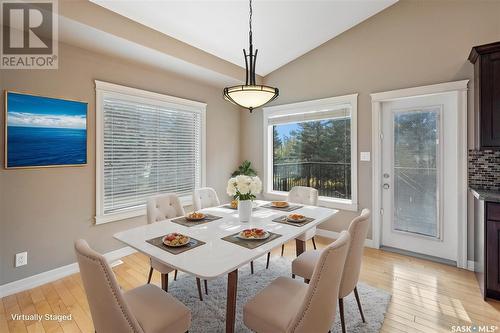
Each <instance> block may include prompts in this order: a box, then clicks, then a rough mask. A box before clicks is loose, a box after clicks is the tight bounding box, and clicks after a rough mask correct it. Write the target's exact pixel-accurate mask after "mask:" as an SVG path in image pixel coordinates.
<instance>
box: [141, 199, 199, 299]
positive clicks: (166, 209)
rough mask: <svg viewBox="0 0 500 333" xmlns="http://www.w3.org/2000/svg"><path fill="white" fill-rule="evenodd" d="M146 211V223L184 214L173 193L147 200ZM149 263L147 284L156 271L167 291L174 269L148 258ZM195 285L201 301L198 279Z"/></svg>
mask: <svg viewBox="0 0 500 333" xmlns="http://www.w3.org/2000/svg"><path fill="white" fill-rule="evenodd" d="M146 210H147V218H148V223H155V222H160V221H164V220H167V219H171V218H174V217H179V216H184V215H185V214H186V213H185V212H184V208H182V204H181V202H180V200H179V197H177V195H176V194H174V193H166V194H158V195H155V196H153V197H151V198H149V199H148V202H147V209H146ZM149 261H150V263H151V268H150V269H149V275H148V284H149V283H150V282H151V277H152V276H153V270H156V271H158V272H160V276H161V287H162V288H163V290H165V291H168V273H170V272H172V271H174V270H175V269H174V268H172V267H170V266H168V265H165V264H164V263H162V262H160V261H158V260H156V259H154V258H149ZM176 279H177V270H175V273H174V280H176ZM196 285H197V287H198V296H199V297H200V300H201V301H203V295H202V292H201V281H200V278H196ZM205 287H206V285H205ZM205 292H206V288H205Z"/></svg>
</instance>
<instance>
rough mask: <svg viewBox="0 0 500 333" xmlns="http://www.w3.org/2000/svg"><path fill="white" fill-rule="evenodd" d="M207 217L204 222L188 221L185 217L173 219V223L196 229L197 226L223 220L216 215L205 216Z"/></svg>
mask: <svg viewBox="0 0 500 333" xmlns="http://www.w3.org/2000/svg"><path fill="white" fill-rule="evenodd" d="M205 215H206V216H205V218H204V219H203V220H199V221H189V220H188V219H186V217H185V216H182V217H178V218H175V219H172V220H171V221H172V222H174V223H177V224H180V225H183V226H185V227H194V226H196V225H200V224H204V223H208V222H212V221H215V220H218V219H221V218H222V217H220V216H215V215H210V214H205Z"/></svg>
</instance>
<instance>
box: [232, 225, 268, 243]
mask: <svg viewBox="0 0 500 333" xmlns="http://www.w3.org/2000/svg"><path fill="white" fill-rule="evenodd" d="M269 236H271V234H270V233H269V232H267V231H265V230H264V229H260V228H252V229H245V230H241V231H240V232H239V234H237V235H236V237H238V238H239V239H245V240H263V239H268V238H269Z"/></svg>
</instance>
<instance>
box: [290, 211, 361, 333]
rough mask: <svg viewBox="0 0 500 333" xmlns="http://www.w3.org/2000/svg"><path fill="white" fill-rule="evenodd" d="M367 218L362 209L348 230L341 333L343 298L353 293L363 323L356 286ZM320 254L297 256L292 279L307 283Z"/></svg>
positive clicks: (342, 292)
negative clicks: (348, 244)
mask: <svg viewBox="0 0 500 333" xmlns="http://www.w3.org/2000/svg"><path fill="white" fill-rule="evenodd" d="M369 218H370V210H369V209H363V211H362V212H361V215H359V216H357V217H356V218H354V219H353V220H352V222H351V224H350V225H349V229H348V231H349V234H350V235H351V245H350V246H349V253H348V255H347V260H346V262H345V268H344V273H343V276H342V281H341V283H340V289H339V312H340V322H341V325H342V332H344V333H345V331H346V328H345V319H344V297H346V296H347V295H349V294H350V293H351V292H353V291H354V297H355V298H356V302H357V303H358V309H359V313H360V314H361V319H362V320H363V323H364V322H365V316H364V314H363V308H362V307H361V301H360V299H359V294H358V289H357V284H358V280H359V273H360V270H361V261H362V259H363V247H364V243H365V239H366V234H367V233H368V227H369ZM321 253H322V251H320V250H314V251H306V252H304V253H302V254H301V255H300V256H298V257H297V258H296V259H295V260H294V261H293V262H292V277H293V278H295V276H296V275H297V276H300V277H302V278H304V280H305V281H306V282H308V281H309V280H310V279H311V278H312V276H313V272H314V269H315V267H316V265H317V262H318V260H319V258H320V257H321Z"/></svg>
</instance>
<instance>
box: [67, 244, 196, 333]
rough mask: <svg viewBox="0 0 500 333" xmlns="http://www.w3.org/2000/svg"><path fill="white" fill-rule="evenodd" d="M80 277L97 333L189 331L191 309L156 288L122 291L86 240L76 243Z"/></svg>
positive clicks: (106, 263)
mask: <svg viewBox="0 0 500 333" xmlns="http://www.w3.org/2000/svg"><path fill="white" fill-rule="evenodd" d="M75 252H76V257H77V260H78V265H79V266H80V274H81V277H82V281H83V286H84V288H85V293H86V294H87V300H88V302H89V306H90V313H91V315H92V321H93V322H94V327H95V330H96V332H98V333H106V332H131V333H132V332H133V333H160V332H178V333H181V332H187V331H188V329H189V326H191V312H190V311H189V309H188V308H187V307H186V306H185V305H184V304H182V303H181V302H179V301H178V300H177V299H175V298H174V297H172V296H171V295H170V294H168V293H165V292H163V291H162V290H161V289H160V288H158V287H156V286H154V285H150V284H147V285H144V286H142V287H138V288H135V289H132V290H129V291H126V292H122V291H121V289H120V286H119V285H118V283H117V282H116V278H115V275H114V273H113V271H112V270H111V267H110V266H109V264H108V262H107V261H106V259H105V258H104V257H103V256H102V255H100V254H99V253H97V252H95V251H94V250H92V249H91V248H90V247H89V245H88V244H87V242H86V241H84V240H83V239H80V240H77V241H76V242H75Z"/></svg>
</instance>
